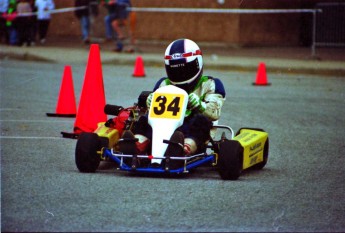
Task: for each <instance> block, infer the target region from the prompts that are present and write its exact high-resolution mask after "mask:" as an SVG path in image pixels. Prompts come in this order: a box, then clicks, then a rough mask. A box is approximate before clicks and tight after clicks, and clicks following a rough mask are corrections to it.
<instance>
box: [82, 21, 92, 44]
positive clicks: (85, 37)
mask: <svg viewBox="0 0 345 233" xmlns="http://www.w3.org/2000/svg"><path fill="white" fill-rule="evenodd" d="M80 23H81V31H82V37H83V41H84V42H85V43H89V42H90V40H89V31H90V19H89V17H88V16H83V17H81V19H80Z"/></svg>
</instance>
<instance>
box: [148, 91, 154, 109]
mask: <svg viewBox="0 0 345 233" xmlns="http://www.w3.org/2000/svg"><path fill="white" fill-rule="evenodd" d="M152 97H153V93H150V94H149V95H148V96H147V98H146V106H147V108H150V106H151V102H152Z"/></svg>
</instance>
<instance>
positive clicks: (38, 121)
mask: <svg viewBox="0 0 345 233" xmlns="http://www.w3.org/2000/svg"><path fill="white" fill-rule="evenodd" d="M71 121H72V120H71ZM71 121H68V120H65V121H59V120H56V121H51V120H0V122H25V123H30V122H31V123H71ZM73 121H74V120H73Z"/></svg>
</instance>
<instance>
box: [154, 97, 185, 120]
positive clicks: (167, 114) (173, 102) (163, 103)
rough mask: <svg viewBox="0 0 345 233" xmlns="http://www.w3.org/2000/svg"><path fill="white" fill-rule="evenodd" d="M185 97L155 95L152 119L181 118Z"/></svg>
mask: <svg viewBox="0 0 345 233" xmlns="http://www.w3.org/2000/svg"><path fill="white" fill-rule="evenodd" d="M181 99H183V96H176V95H172V94H164V95H162V94H158V95H155V96H154V98H153V101H152V108H151V117H157V118H179V117H180V115H181V112H180V111H181V107H182V103H183V101H181Z"/></svg>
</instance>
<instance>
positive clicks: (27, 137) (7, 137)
mask: <svg viewBox="0 0 345 233" xmlns="http://www.w3.org/2000/svg"><path fill="white" fill-rule="evenodd" d="M0 139H34V140H37V139H39V140H41V139H55V140H56V139H58V140H60V139H64V138H63V137H35V136H0Z"/></svg>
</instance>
